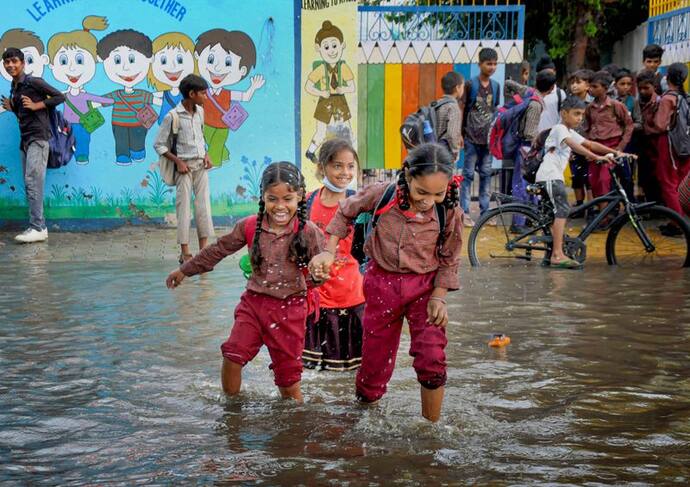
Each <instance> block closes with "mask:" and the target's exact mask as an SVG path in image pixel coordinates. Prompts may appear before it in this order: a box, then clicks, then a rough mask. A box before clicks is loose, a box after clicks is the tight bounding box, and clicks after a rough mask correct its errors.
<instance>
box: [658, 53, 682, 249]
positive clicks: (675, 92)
mask: <svg viewBox="0 0 690 487" xmlns="http://www.w3.org/2000/svg"><path fill="white" fill-rule="evenodd" d="M687 77H688V68H687V67H686V66H685V64H683V63H673V64H671V65H670V66H669V67H668V69H667V70H666V82H667V84H668V89H667V90H666V91H664V94H663V95H661V98H659V103H658V105H657V109H656V113H655V114H654V118H653V120H652V121H651V124H650V126H649V127H648V130H649V132H650V134H651V136H650V137H649V138H650V141H651V143H652V144H653V145H654V149H655V156H656V161H655V162H656V164H655V171H656V177H657V180H658V181H659V189H660V193H661V199H662V201H663V202H664V205H666V206H668V207H669V208H671V209H672V210H674V211H675V212H677V213H678V214H680V215H682V214H683V210H682V208H681V206H680V201H679V199H678V187H679V186H680V183H681V182H682V181H683V179H685V176H687V175H688V172H690V158H688V157H680V156H679V155H678V154H676V152H675V150H674V148H673V146H672V144H671V141H670V137H669V130H670V129H672V128H673V126H674V125H675V123H676V117H677V116H678V113H679V111H678V104H679V103H681V99H685V100H687V93H685V88H684V87H683V85H684V83H685V80H686V79H687ZM661 233H662V234H663V235H666V236H678V235H682V234H683V232H682V231H681V229H680V228H678V227H676V226H675V225H672V224H670V223H669V224H668V225H666V226H664V227H662V228H661Z"/></svg>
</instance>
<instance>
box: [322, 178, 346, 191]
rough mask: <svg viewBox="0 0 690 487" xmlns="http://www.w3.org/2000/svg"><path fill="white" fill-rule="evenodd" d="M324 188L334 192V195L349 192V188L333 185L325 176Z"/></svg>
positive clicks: (323, 180)
mask: <svg viewBox="0 0 690 487" xmlns="http://www.w3.org/2000/svg"><path fill="white" fill-rule="evenodd" d="M321 182H322V183H323V185H324V186H326V188H328V189H329V191H333V192H334V193H344V192H345V191H347V188H346V187H345V188H339V187H338V186H336V185H335V184H333V183H332V182H331V181H330V180H329V179H328V177H326V176H324V177H323V179H322V180H321Z"/></svg>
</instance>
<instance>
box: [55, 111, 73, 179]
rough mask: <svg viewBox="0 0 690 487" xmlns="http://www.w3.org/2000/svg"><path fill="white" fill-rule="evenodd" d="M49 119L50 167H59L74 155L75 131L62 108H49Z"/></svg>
mask: <svg viewBox="0 0 690 487" xmlns="http://www.w3.org/2000/svg"><path fill="white" fill-rule="evenodd" d="M48 120H49V121H50V141H49V142H48V143H49V145H50V150H49V152H48V168H49V169H58V168H61V167H62V166H65V165H67V163H68V162H69V161H70V160H71V159H72V156H73V155H74V145H75V140H74V133H73V131H72V126H71V125H70V123H69V122H68V121H67V120H65V117H64V116H63V115H62V112H61V111H60V110H57V109H54V108H53V109H48Z"/></svg>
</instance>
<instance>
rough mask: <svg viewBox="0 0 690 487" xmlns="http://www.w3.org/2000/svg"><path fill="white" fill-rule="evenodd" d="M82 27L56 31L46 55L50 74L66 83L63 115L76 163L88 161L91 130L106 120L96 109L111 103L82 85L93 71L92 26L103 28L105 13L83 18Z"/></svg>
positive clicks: (91, 77)
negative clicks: (100, 15)
mask: <svg viewBox="0 0 690 487" xmlns="http://www.w3.org/2000/svg"><path fill="white" fill-rule="evenodd" d="M82 26H83V29H82V30H74V31H71V32H58V33H57V34H55V35H53V37H51V38H50V40H49V41H48V57H49V59H50V69H51V70H52V72H53V77H54V78H55V79H56V80H57V81H60V82H62V83H65V84H66V85H67V88H68V89H67V91H66V92H65V108H64V110H65V111H64V116H65V119H66V120H67V121H68V122H70V123H71V124H72V129H73V131H74V138H75V139H76V148H75V152H74V158H75V160H76V161H77V164H88V162H89V146H90V143H91V133H92V132H93V131H94V130H96V129H97V128H98V127H100V126H101V125H103V123H105V119H104V118H103V116H102V115H101V114H100V112H99V111H98V110H97V107H99V106H101V105H111V104H112V103H113V100H111V99H110V98H104V97H102V96H98V95H94V94H91V93H88V92H87V91H86V90H85V89H84V86H85V85H86V84H87V83H88V82H89V81H91V80H92V79H93V77H94V75H95V74H96V62H97V61H96V56H97V54H96V45H97V44H98V40H97V39H96V37H95V36H94V35H93V34H92V33H91V31H92V30H105V29H106V28H107V27H108V21H107V19H106V18H105V17H98V16H95V15H89V16H88V17H85V18H84V20H83V21H82Z"/></svg>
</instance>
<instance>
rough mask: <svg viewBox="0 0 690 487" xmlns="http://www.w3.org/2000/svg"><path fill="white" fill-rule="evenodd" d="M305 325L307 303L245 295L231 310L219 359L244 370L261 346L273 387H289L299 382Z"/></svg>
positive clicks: (297, 298)
mask: <svg viewBox="0 0 690 487" xmlns="http://www.w3.org/2000/svg"><path fill="white" fill-rule="evenodd" d="M306 321H307V302H306V298H304V297H303V296H295V297H290V298H287V299H278V298H274V297H272V296H267V295H265V294H259V293H255V292H252V291H245V293H244V294H243V295H242V298H241V299H240V302H239V304H238V305H237V307H236V308H235V323H234V324H233V326H232V331H231V332H230V338H228V339H227V340H226V341H225V343H223V345H221V347H220V349H221V351H222V352H223V357H225V358H226V359H228V360H230V361H231V362H235V363H237V364H240V365H242V366H244V365H246V364H247V362H249V361H250V360H252V359H253V358H254V357H256V354H257V353H259V349H260V348H261V345H264V344H265V345H266V347H267V348H268V353H269V355H270V356H271V362H272V363H271V365H270V366H269V368H270V369H272V370H273V373H274V375H275V384H276V385H277V386H278V387H290V386H291V385H293V384H294V383H296V382H299V381H300V379H301V378H302V350H303V349H304V330H305V326H306Z"/></svg>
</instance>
